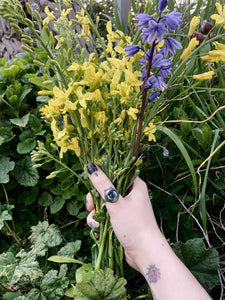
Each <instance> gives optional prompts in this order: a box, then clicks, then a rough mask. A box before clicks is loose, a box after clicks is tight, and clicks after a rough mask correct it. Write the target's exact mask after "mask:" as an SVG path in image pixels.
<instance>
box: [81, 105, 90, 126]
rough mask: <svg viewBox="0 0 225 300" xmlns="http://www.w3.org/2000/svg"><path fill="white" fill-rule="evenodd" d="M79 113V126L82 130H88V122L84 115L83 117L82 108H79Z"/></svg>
mask: <svg viewBox="0 0 225 300" xmlns="http://www.w3.org/2000/svg"><path fill="white" fill-rule="evenodd" d="M79 113H80V117H81V118H80V122H81V126H82V127H83V128H88V129H90V128H89V125H88V122H87V119H86V117H85V115H84V109H83V107H81V108H79Z"/></svg>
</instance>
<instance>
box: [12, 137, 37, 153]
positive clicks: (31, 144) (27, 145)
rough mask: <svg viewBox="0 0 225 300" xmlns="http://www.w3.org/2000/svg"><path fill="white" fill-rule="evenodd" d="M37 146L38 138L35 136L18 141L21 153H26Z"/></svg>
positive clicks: (18, 148) (18, 149)
mask: <svg viewBox="0 0 225 300" xmlns="http://www.w3.org/2000/svg"><path fill="white" fill-rule="evenodd" d="M35 146H36V140H35V139H34V138H28V139H25V140H24V141H22V142H20V143H18V144H17V148H16V150H17V152H18V153H19V154H25V153H29V152H30V151H31V150H33V149H34V148H35Z"/></svg>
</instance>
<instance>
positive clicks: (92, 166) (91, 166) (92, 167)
mask: <svg viewBox="0 0 225 300" xmlns="http://www.w3.org/2000/svg"><path fill="white" fill-rule="evenodd" d="M87 170H88V173H89V174H90V175H91V174H93V173H94V172H96V171H97V170H98V169H97V167H96V165H95V164H93V163H89V164H87Z"/></svg>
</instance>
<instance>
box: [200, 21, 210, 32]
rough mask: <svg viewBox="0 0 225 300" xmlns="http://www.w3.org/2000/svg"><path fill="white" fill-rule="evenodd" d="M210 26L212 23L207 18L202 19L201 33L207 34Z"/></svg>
mask: <svg viewBox="0 0 225 300" xmlns="http://www.w3.org/2000/svg"><path fill="white" fill-rule="evenodd" d="M212 28H213V24H211V23H209V22H208V21H207V20H204V21H203V22H202V26H201V33H202V34H208V33H209V32H210V30H212Z"/></svg>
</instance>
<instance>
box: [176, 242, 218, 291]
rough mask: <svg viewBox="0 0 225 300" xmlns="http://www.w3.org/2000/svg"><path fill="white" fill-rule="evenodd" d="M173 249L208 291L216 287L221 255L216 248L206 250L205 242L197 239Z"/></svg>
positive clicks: (178, 244)
mask: <svg viewBox="0 0 225 300" xmlns="http://www.w3.org/2000/svg"><path fill="white" fill-rule="evenodd" d="M173 249H174V252H175V253H176V254H177V256H178V257H179V258H180V259H181V260H182V261H183V262H184V264H185V265H186V266H187V267H188V269H189V270H190V271H191V272H192V274H193V275H194V276H195V277H196V278H197V279H198V280H199V282H200V283H201V284H202V285H203V286H204V287H205V289H206V290H207V291H211V290H212V288H214V287H215V286H216V284H217V283H218V281H219V278H218V272H217V268H218V265H219V255H218V252H217V251H216V250H215V249H214V248H208V249H206V247H205V244H204V242H203V240H202V239H199V238H196V239H192V240H188V241H187V242H186V243H182V242H178V243H176V244H175V246H174V248H173Z"/></svg>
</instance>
